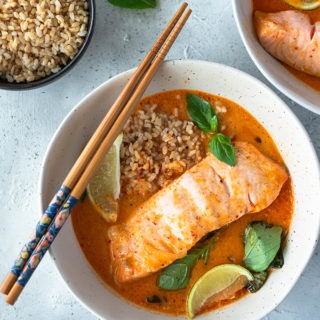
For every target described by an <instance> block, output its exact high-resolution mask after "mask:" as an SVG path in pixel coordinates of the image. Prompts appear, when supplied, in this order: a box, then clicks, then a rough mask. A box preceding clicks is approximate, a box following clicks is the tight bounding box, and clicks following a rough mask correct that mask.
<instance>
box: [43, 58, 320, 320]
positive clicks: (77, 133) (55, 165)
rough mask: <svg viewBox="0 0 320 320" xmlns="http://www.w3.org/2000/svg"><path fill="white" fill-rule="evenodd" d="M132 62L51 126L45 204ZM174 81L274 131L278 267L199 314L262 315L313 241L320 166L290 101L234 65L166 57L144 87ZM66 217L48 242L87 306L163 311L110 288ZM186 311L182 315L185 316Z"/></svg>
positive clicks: (115, 311)
mask: <svg viewBox="0 0 320 320" xmlns="http://www.w3.org/2000/svg"><path fill="white" fill-rule="evenodd" d="M131 74H132V70H130V71H128V72H125V73H122V74H120V75H118V76H116V77H114V78H113V79H111V80H109V81H107V82H105V83H104V84H102V85H101V86H100V87H99V88H97V89H96V90H94V91H93V92H92V93H91V94H89V95H88V96H87V97H86V98H85V99H84V100H82V101H81V102H80V103H79V104H78V105H77V106H76V107H75V108H74V109H73V110H72V111H71V112H70V114H69V115H68V116H67V118H66V119H65V120H64V122H63V123H62V124H61V126H60V127H59V129H58V131H57V133H56V134H55V136H54V138H53V140H52V142H51V144H50V145H49V149H48V151H47V154H46V158H45V162H44V166H43V172H42V176H41V205H42V208H45V207H46V206H47V204H48V202H49V201H50V199H51V198H52V196H53V194H54V192H55V191H56V189H57V187H58V186H59V185H60V184H61V181H62V180H63V178H64V177H65V175H66V173H67V171H68V169H69V168H70V167H71V165H72V163H73V162H74V160H75V159H76V157H77V155H78V154H79V152H80V150H81V149H82V148H83V146H84V144H85V142H86V141H87V139H88V137H89V134H91V133H92V132H93V130H94V129H95V128H96V126H97V124H98V123H99V122H100V120H101V118H102V117H103V115H104V114H105V112H106V110H107V109H108V108H109V106H110V105H111V104H112V103H113V101H114V100H115V98H116V97H117V95H118V94H119V92H120V90H121V88H122V87H123V86H124V84H125V83H126V81H127V80H128V78H129V76H130V75H131ZM173 89H198V90H201V91H206V92H210V93H213V94H217V95H221V96H224V97H227V98H228V99H231V100H233V101H235V102H237V103H239V104H240V105H242V106H243V107H244V108H246V109H247V110H248V111H249V112H250V113H251V114H252V115H253V116H254V117H256V118H257V119H258V120H259V121H260V122H261V123H262V124H263V125H264V126H265V128H266V129H267V130H268V131H269V133H270V134H271V135H272V137H273V138H274V141H275V143H276V144H277V146H278V148H279V150H280V151H281V154H282V156H283V158H284V160H285V162H286V164H287V166H288V168H289V170H290V174H291V177H292V179H293V184H294V193H295V213H294V219H293V222H292V227H291V231H290V234H289V238H288V244H287V246H286V249H285V265H284V267H283V269H281V270H279V271H277V272H274V273H272V274H271V276H270V278H269V279H268V281H267V283H266V284H265V285H264V286H263V288H262V289H261V290H260V291H259V292H257V293H255V294H250V295H247V296H246V297H245V298H243V299H240V300H239V301H237V302H235V303H234V304H232V305H230V306H228V307H225V308H223V309H221V310H218V311H215V312H214V315H212V314H206V315H203V316H201V317H199V319H212V317H215V318H216V319H220V320H227V319H246V320H253V319H260V318H262V317H263V316H265V315H266V314H267V313H269V312H270V311H271V310H272V309H274V308H275V307H276V306H277V305H278V304H279V303H280V302H281V301H282V300H283V299H284V298H285V296H286V295H287V294H288V292H289V291H290V289H291V288H292V287H293V285H294V284H295V282H296V281H297V279H298V278H299V276H300V275H301V273H302V271H303V269H304V267H305V266H306V264H307V262H308V261H309V259H310V257H311V254H312V252H313V250H314V248H315V246H316V242H317V238H318V232H319V217H320V216H319V214H318V210H319V207H320V205H319V200H318V199H319V190H320V185H319V166H318V160H317V157H316V154H315V152H314V149H313V147H312V144H311V142H310V139H309V137H308V136H307V134H306V132H305V130H304V129H303V127H302V126H301V124H300V123H299V121H298V120H297V119H296V117H295V116H294V115H293V113H292V112H291V111H290V109H289V108H288V107H287V106H286V105H285V104H284V103H283V102H282V101H281V100H280V99H279V98H278V97H277V96H276V95H275V94H274V93H273V92H272V91H271V90H270V89H269V88H268V87H266V86H265V85H264V84H262V83H261V82H259V81H258V80H256V79H255V78H253V77H251V76H249V75H247V74H245V73H243V72H241V71H238V70H235V69H233V68H230V67H227V66H223V65H219V64H215V63H209V62H201V61H188V60H186V61H168V62H165V63H164V64H163V65H162V67H161V68H160V70H159V71H158V73H157V75H156V77H155V79H154V80H153V82H152V83H151V85H150V87H149V89H148V91H147V92H146V95H150V94H152V93H156V92H160V91H164V90H173ZM70 222H71V221H70V220H69V221H68V222H67V223H66V225H65V226H64V228H63V230H62V231H61V233H60V235H59V236H58V238H57V239H56V241H55V242H54V244H53V246H52V247H51V250H50V252H51V255H52V257H53V258H54V262H55V264H56V266H57V268H58V270H59V272H60V274H61V275H62V277H63V279H64V280H65V282H66V283H67V285H68V287H69V289H70V290H71V291H72V292H73V293H74V295H75V296H76V297H77V298H78V299H79V301H80V302H82V303H83V305H84V306H86V307H87V308H88V309H89V310H91V311H92V312H93V313H95V314H96V315H98V316H100V317H102V318H104V319H110V320H111V319H123V320H124V319H130V320H134V319H137V320H138V319H139V320H144V319H145V320H147V319H150V318H151V317H152V319H155V320H158V319H167V318H172V317H170V316H166V315H163V314H159V313H152V314H151V313H150V312H149V311H146V310H144V309H141V308H139V307H136V306H134V305H133V304H131V303H128V302H127V301H125V300H123V299H122V298H120V297H118V296H117V295H115V294H114V293H113V292H112V291H111V290H110V289H109V288H108V287H107V286H105V285H104V283H103V282H102V281H101V280H100V279H99V277H98V276H97V275H96V274H95V272H94V271H93V270H92V269H91V267H90V266H89V264H88V262H87V261H86V259H85V258H84V256H83V254H82V251H81V249H80V246H79V245H78V243H77V240H76V238H75V234H74V232H73V229H72V225H71V223H70ZM184 319H185V318H184Z"/></svg>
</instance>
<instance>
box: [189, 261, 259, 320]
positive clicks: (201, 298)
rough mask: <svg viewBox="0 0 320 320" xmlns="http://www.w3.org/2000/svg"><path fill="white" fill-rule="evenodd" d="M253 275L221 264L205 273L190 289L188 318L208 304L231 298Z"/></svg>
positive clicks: (244, 270) (233, 266)
mask: <svg viewBox="0 0 320 320" xmlns="http://www.w3.org/2000/svg"><path fill="white" fill-rule="evenodd" d="M252 280H253V275H252V274H251V273H250V272H249V271H248V270H247V269H245V268H243V267H241V266H239V265H236V264H222V265H220V266H217V267H214V268H212V269H210V270H209V271H207V272H206V273H205V274H204V275H203V276H201V277H200V278H199V279H198V280H197V281H196V283H195V284H194V285H193V287H192V288H191V291H190V293H189V296H188V316H189V317H190V318H191V319H192V318H194V316H195V315H197V314H199V313H201V311H202V310H203V309H204V307H205V306H206V305H208V304H211V303H214V302H217V301H221V300H225V299H228V298H231V297H232V296H233V294H234V293H236V292H237V291H239V290H241V289H242V288H244V287H245V286H246V285H247V284H248V282H249V281H252Z"/></svg>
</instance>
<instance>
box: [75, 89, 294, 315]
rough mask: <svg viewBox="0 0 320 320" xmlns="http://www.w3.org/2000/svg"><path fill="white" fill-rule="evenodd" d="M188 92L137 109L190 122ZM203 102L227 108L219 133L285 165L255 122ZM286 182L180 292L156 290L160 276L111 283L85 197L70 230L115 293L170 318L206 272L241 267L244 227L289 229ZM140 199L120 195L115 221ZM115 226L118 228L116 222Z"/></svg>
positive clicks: (229, 232) (103, 244)
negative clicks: (258, 224) (257, 223)
mask: <svg viewBox="0 0 320 320" xmlns="http://www.w3.org/2000/svg"><path fill="white" fill-rule="evenodd" d="M186 93H187V91H183V90H179V91H178V90H177V91H171V92H163V93H159V94H156V95H153V96H151V97H147V98H145V99H144V100H142V102H141V103H140V105H139V107H141V106H142V105H145V104H150V105H152V104H157V105H158V108H157V110H158V111H164V112H167V113H172V112H173V110H174V108H178V110H179V118H181V119H188V114H187V111H186V102H185V101H186ZM193 93H195V94H197V95H199V96H201V97H202V98H204V99H206V100H207V101H209V102H211V103H213V102H214V101H221V102H222V104H223V105H224V106H226V108H227V112H225V113H219V114H218V116H219V122H220V124H222V125H223V127H224V126H225V127H226V129H225V130H224V131H223V132H224V133H225V134H227V135H229V136H230V137H232V138H233V139H235V140H245V141H248V142H250V143H252V144H253V145H255V146H257V147H258V148H259V149H260V150H261V151H262V152H264V153H265V154H267V155H268V156H270V157H271V158H273V159H275V160H276V161H277V162H279V163H282V164H283V160H282V158H281V156H280V154H279V151H278V150H277V148H276V146H275V144H274V142H273V141H272V139H271V137H270V135H269V134H268V132H267V131H266V130H265V129H264V128H263V127H262V125H261V124H259V123H258V122H257V120H256V119H255V118H254V117H252V116H251V115H250V114H249V113H248V112H247V111H245V110H244V109H243V108H241V107H240V106H239V105H237V104H236V103H234V102H232V101H230V100H227V99H224V98H221V97H218V96H214V95H211V94H207V93H203V92H196V91H194V92H193ZM292 194H293V193H292V185H291V182H290V179H289V180H288V181H287V182H286V183H285V185H284V187H283V188H282V191H281V193H280V195H279V197H278V198H277V199H276V200H275V201H274V203H273V204H272V205H271V206H269V207H268V208H266V209H265V210H263V211H261V212H260V213H256V214H251V215H250V214H248V215H245V216H244V217H242V218H241V219H239V220H238V221H236V222H234V223H232V224H230V225H229V227H228V228H227V229H226V230H225V231H223V232H222V233H221V235H220V238H219V240H218V241H217V243H216V245H215V246H214V248H213V249H212V250H211V253H210V259H209V262H208V264H207V265H206V266H205V265H204V263H203V261H199V263H197V265H196V266H195V268H194V269H193V272H192V279H191V281H190V283H189V285H188V287H187V288H186V289H183V290H178V291H166V290H161V289H159V288H158V287H157V284H156V283H157V277H158V274H159V273H158V272H157V273H155V274H152V275H150V276H148V277H145V278H143V279H140V280H137V281H134V282H131V283H128V284H121V285H118V284H116V283H115V282H114V280H113V278H112V273H111V262H110V245H109V239H108V228H109V226H110V224H107V223H106V222H104V220H103V219H102V218H101V217H100V216H99V215H98V214H97V213H96V212H95V210H94V208H93V207H92V206H91V204H90V202H89V200H88V197H86V198H85V199H84V201H83V202H81V203H79V204H78V205H77V206H76V207H75V209H74V211H73V213H72V223H73V228H74V231H75V233H76V236H77V238H78V241H79V243H80V246H81V248H82V251H83V252H84V254H85V256H86V258H87V260H88V261H89V262H90V264H91V265H92V267H93V269H94V270H95V271H96V272H97V273H98V275H99V276H100V277H101V278H102V279H103V280H104V282H105V283H107V284H108V285H109V286H110V287H111V288H113V289H114V290H115V291H116V292H118V293H119V294H120V295H121V296H122V297H124V298H125V299H127V300H129V301H131V302H133V303H135V304H137V305H139V306H142V307H145V308H147V309H152V310H156V311H160V312H164V313H169V314H173V315H182V314H185V313H186V300H187V295H188V292H189V290H190V288H191V286H192V285H193V283H194V282H195V281H196V280H197V279H198V278H199V277H200V276H201V275H202V274H204V273H205V272H206V271H207V270H209V269H210V268H212V267H214V266H216V265H220V264H224V263H235V264H242V259H243V255H244V247H243V232H244V229H245V227H246V225H247V224H248V223H249V222H251V221H254V220H264V221H266V222H268V223H273V224H277V225H281V226H282V227H283V228H284V229H285V230H288V229H289V226H290V222H291V218H292V213H293V201H292V200H293V195H292ZM144 200H146V199H141V195H139V196H138V195H137V196H136V197H130V199H127V198H126V197H125V195H124V194H121V195H120V213H119V219H118V222H123V221H125V220H126V219H127V218H128V217H129V216H130V214H131V213H132V211H133V209H134V208H135V207H136V206H137V205H139V204H140V203H141V202H142V201H144ZM118 222H117V223H118ZM245 293H246V290H242V291H240V292H239V293H238V294H237V296H236V297H234V298H233V300H232V301H234V300H235V299H237V298H239V297H240V296H242V295H244V294H245ZM153 295H157V296H159V297H160V298H161V300H162V303H148V302H147V297H150V296H153ZM229 302H230V301H223V302H220V303H219V304H217V303H216V304H215V305H212V306H210V309H215V308H217V307H220V306H221V305H224V304H227V303H229Z"/></svg>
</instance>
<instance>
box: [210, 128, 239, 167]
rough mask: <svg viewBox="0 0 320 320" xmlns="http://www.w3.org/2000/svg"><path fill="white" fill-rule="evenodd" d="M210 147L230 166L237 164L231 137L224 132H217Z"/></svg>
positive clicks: (212, 151)
mask: <svg viewBox="0 0 320 320" xmlns="http://www.w3.org/2000/svg"><path fill="white" fill-rule="evenodd" d="M209 149H210V151H211V153H213V154H214V155H215V156H216V157H217V158H218V159H219V160H221V161H223V162H225V163H226V164H228V165H229V166H234V165H235V164H236V154H235V150H234V147H233V145H232V143H231V140H230V138H229V137H227V136H225V135H224V134H222V133H217V134H215V135H214V136H213V137H212V138H211V140H210V142H209Z"/></svg>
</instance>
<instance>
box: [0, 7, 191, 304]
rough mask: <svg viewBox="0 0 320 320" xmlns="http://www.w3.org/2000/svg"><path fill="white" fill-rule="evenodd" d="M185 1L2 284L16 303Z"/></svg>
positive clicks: (133, 101) (172, 35)
mask: <svg viewBox="0 0 320 320" xmlns="http://www.w3.org/2000/svg"><path fill="white" fill-rule="evenodd" d="M187 6H188V5H187V3H183V4H182V5H181V6H180V8H179V9H178V11H177V12H176V13H175V15H174V16H173V17H172V19H171V20H170V22H169V23H168V25H167V26H166V28H165V29H164V30H163V32H162V33H161V35H160V36H159V38H158V39H157V40H156V42H155V43H154V45H153V46H152V48H151V49H150V51H149V52H148V53H147V55H146V56H145V58H144V59H143V61H142V62H141V64H140V65H139V67H138V68H137V69H136V71H135V72H134V74H133V75H132V77H131V78H130V80H129V81H128V83H127V84H126V86H125V87H124V89H123V90H122V92H121V93H120V95H119V97H118V98H117V99H116V101H115V102H114V104H113V105H112V107H111V108H110V110H109V112H108V113H107V114H106V116H105V117H104V119H103V120H102V122H101V123H100V125H99V126H98V128H97V130H96V131H95V132H94V134H93V135H92V137H91V138H90V140H89V142H88V143H87V145H86V146H85V148H84V149H83V151H82V153H81V154H80V156H79V157H78V159H77V160H76V162H75V163H74V165H73V167H72V168H71V170H70V171H69V173H68V174H67V176H66V178H65V179H64V181H63V183H62V185H61V187H60V188H59V190H58V191H57V193H56V194H55V195H54V197H53V199H52V200H51V202H50V204H49V206H48V208H47V209H46V211H45V212H44V214H43V215H42V217H41V219H40V220H39V221H38V223H37V225H36V228H35V230H34V231H33V233H32V234H31V236H30V238H29V240H28V242H27V243H25V244H24V246H23V247H22V249H21V251H20V253H19V254H18V256H17V258H16V260H15V262H14V264H13V266H12V268H11V271H10V272H9V273H8V274H7V276H6V277H5V279H4V280H3V282H2V284H1V286H0V292H2V293H3V294H6V295H7V297H6V299H5V301H6V302H7V303H8V304H11V305H13V304H14V303H15V301H16V300H17V298H18V297H19V295H20V293H21V292H22V290H23V288H24V287H25V285H26V284H27V282H28V281H29V279H30V278H31V276H32V274H33V272H34V271H35V269H36V268H37V266H38V265H39V263H40V261H41V259H42V258H43V256H44V255H45V253H46V252H47V250H48V249H49V247H50V245H51V244H52V242H53V241H54V239H55V237H56V236H57V234H58V233H59V231H60V229H61V228H62V226H63V224H64V223H65V221H66V220H67V218H68V217H69V215H70V213H71V210H72V208H73V206H74V205H75V204H76V203H77V201H78V200H79V199H80V197H81V195H82V193H83V192H84V190H85V188H86V186H87V184H88V183H89V181H90V179H91V177H92V176H93V175H94V173H95V171H96V169H97V168H98V167H99V165H100V162H101V161H102V159H103V158H104V156H105V154H106V153H107V151H108V150H109V149H110V147H111V146H112V144H113V142H114V140H115V139H116V137H117V136H118V134H119V133H120V132H121V130H122V128H123V126H124V125H125V123H126V121H127V120H128V118H129V116H130V115H131V113H132V112H133V110H134V108H135V106H136V105H137V104H138V103H139V101H140V99H141V97H142V95H143V93H144V92H145V90H146V88H147V86H148V85H149V83H150V82H151V80H152V78H153V76H154V75H155V73H156V71H157V69H158V68H159V66H160V64H161V63H162V61H163V60H164V58H165V56H166V54H167V53H168V51H169V49H170V48H171V46H172V45H173V43H174V41H175V40H176V38H177V36H178V35H179V33H180V31H181V29H182V28H183V26H184V24H185V23H186V21H187V19H188V17H189V16H190V14H191V10H190V9H189V8H187Z"/></svg>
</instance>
